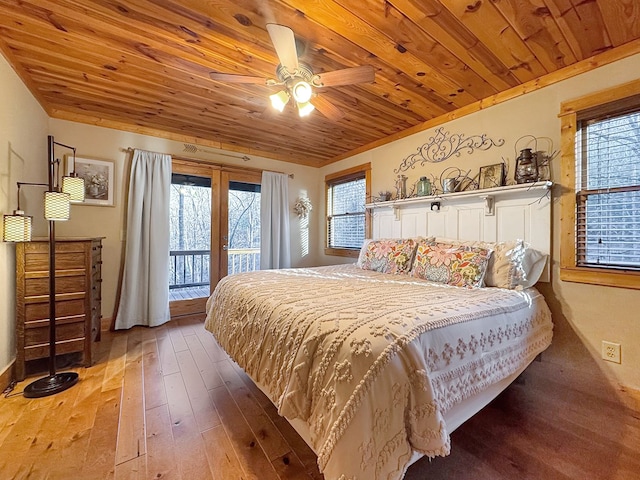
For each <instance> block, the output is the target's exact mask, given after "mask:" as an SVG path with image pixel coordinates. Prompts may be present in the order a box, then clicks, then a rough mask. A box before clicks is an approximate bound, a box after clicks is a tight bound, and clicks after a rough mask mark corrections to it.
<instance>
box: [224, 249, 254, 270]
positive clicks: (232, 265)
mask: <svg viewBox="0 0 640 480" xmlns="http://www.w3.org/2000/svg"><path fill="white" fill-rule="evenodd" d="M227 255H228V258H229V268H228V273H229V275H232V274H234V273H241V272H253V271H255V270H260V249H259V248H230V249H229V250H227Z"/></svg>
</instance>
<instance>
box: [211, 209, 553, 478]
mask: <svg viewBox="0 0 640 480" xmlns="http://www.w3.org/2000/svg"><path fill="white" fill-rule="evenodd" d="M494 211H495V210H494ZM394 215H397V212H394ZM401 220H402V219H401V218H399V219H397V218H396V221H401ZM374 225H375V224H374ZM525 233H526V232H525ZM378 235H380V232H378ZM389 242H391V243H390V244H392V246H393V248H396V249H397V250H394V251H393V252H395V253H393V252H392V253H391V254H389V255H387V253H388V250H389V248H391V247H390V246H389V245H387V243H389ZM408 245H409V246H410V248H411V249H412V252H413V253H412V254H411V255H409V256H407V255H406V253H407V251H408V250H407V249H408V248H409V247H408ZM380 249H383V250H384V252H385V255H387V257H385V258H388V259H391V260H389V261H388V262H386V263H385V262H382V264H380V262H379V261H378V260H379V258H378V257H380V255H379V254H380V251H381V250H380ZM443 249H444V250H443ZM523 249H524V250H523ZM443 251H446V252H448V253H446V255H453V253H451V252H456V253H455V254H456V255H458V256H459V259H458V260H455V261H454V263H455V262H457V263H455V265H456V268H458V267H460V265H462V267H460V268H462V269H464V271H462V273H461V274H459V275H457V276H456V275H454V274H449V277H448V281H446V282H443V281H441V277H442V271H441V270H439V271H436V270H437V269H436V267H438V268H440V267H441V266H442V265H444V263H446V262H445V260H443V259H442V258H444V257H442V255H443V254H442V252H443ZM434 252H435V253H434ZM460 252H462V253H460ZM471 252H473V260H469V259H471V258H472V257H471V255H472V253H471ZM446 255H445V256H446ZM483 255H484V257H483ZM434 256H435V257H438V258H439V260H438V262H440V260H442V262H440V263H442V265H440V263H438V262H435V263H433V262H432V260H433V258H434ZM405 257H408V258H405ZM440 257H442V258H440ZM478 257H483V258H484V259H482V258H481V259H478ZM485 257H486V258H485ZM451 258H454V257H453V256H451ZM456 258H458V257H456ZM542 258H546V257H545V255H544V252H540V251H539V250H536V249H535V248H532V247H531V244H529V243H528V242H526V241H525V240H522V239H518V240H516V241H511V240H509V241H506V240H505V241H502V240H501V241H489V242H487V241H479V242H478V241H474V242H462V241H457V239H450V238H434V237H420V236H419V237H412V238H397V239H385V240H381V239H378V240H375V241H372V242H368V243H365V245H364V246H363V249H362V252H361V257H360V258H359V259H358V262H357V263H356V264H347V265H337V266H326V267H315V268H300V269H284V270H267V271H259V272H252V273H244V274H237V275H232V276H229V277H226V278H224V279H223V280H222V281H221V282H220V283H219V284H218V286H217V287H216V289H215V291H214V293H213V294H212V295H211V297H210V298H209V300H208V302H207V318H206V321H205V328H206V329H208V330H209V331H210V332H211V333H213V335H214V336H215V337H216V339H217V341H218V343H219V344H220V345H221V346H222V347H223V348H224V350H225V351H226V352H227V353H228V354H229V355H230V356H231V358H232V359H233V360H235V361H236V362H237V363H238V364H239V365H240V367H242V368H243V369H244V370H245V371H246V372H247V374H248V375H249V376H250V377H251V378H252V379H253V380H254V381H255V382H256V384H257V385H258V386H259V387H260V388H261V389H262V390H263V391H264V392H265V393H266V394H267V396H268V397H269V398H270V399H271V401H272V402H273V403H274V404H275V405H276V407H277V408H278V412H279V413H280V414H281V415H283V416H284V417H285V418H287V419H288V420H289V421H290V423H291V424H292V425H293V426H294V428H296V430H297V431H298V432H299V433H300V434H301V436H302V437H303V438H304V439H305V441H307V443H309V445H310V446H311V447H312V448H313V450H314V451H315V452H316V454H317V455H318V465H319V467H320V470H321V471H322V472H323V474H324V476H325V478H326V479H327V480H348V479H353V480H356V479H401V478H402V477H403V476H404V473H405V472H406V469H407V468H408V466H409V465H410V464H411V463H412V462H413V461H414V460H415V459H417V458H419V457H420V456H422V455H427V456H429V457H434V456H444V455H447V454H448V453H449V450H450V441H449V435H450V433H451V432H452V431H453V430H454V429H455V428H457V427H458V426H459V425H460V424H462V423H463V422H464V421H466V420H467V419H468V418H470V417H471V416H472V415H473V414H474V413H476V412H477V411H479V410H480V409H481V408H483V407H484V406H485V405H486V404H487V403H488V402H489V401H490V400H491V399H493V398H495V396H496V395H497V394H498V393H499V392H500V391H502V389H504V388H505V387H506V386H507V385H508V384H509V383H511V382H512V381H513V380H514V379H515V378H516V377H517V376H518V375H519V374H520V373H521V372H522V371H523V370H524V369H525V368H526V367H527V365H529V363H530V362H531V361H532V360H533V359H534V358H535V357H536V356H537V355H538V354H539V353H540V352H542V351H543V350H544V349H545V348H547V347H548V346H549V344H550V342H551V339H552V332H553V325H552V322H551V315H550V312H549V309H548V307H547V305H546V303H545V301H544V299H543V297H542V296H541V294H540V293H539V292H538V291H537V290H536V289H535V288H534V287H532V286H531V285H533V284H534V283H535V282H536V281H537V280H539V279H540V278H542V277H543V267H544V264H545V262H544V261H542V260H541V259H542ZM420 262H422V264H423V266H424V267H425V270H424V271H423V272H422V273H423V274H422V275H421V274H416V272H418V271H419V264H420ZM474 262H476V263H478V264H480V263H482V262H484V263H482V264H483V265H484V271H482V272H481V277H482V278H481V279H480V280H478V275H479V273H478V272H477V271H475V270H474V271H473V272H471V273H469V272H470V271H469V268H470V267H469V265H475V264H474ZM527 262H528V263H527ZM436 264H437V265H436ZM523 265H524V270H526V272H525V271H524V270H523ZM452 268H453V267H451V268H450V270H451V269H452ZM474 268H475V267H474ZM504 268H507V270H508V274H507V273H505V272H506V270H504ZM518 268H519V269H520V270H519V272H520V274H518ZM501 269H502V270H501ZM454 270H455V269H454ZM476 270H477V269H476ZM533 270H535V272H534V273H532V271H533ZM476 274H478V275H476ZM491 275H493V277H491ZM488 278H489V283H488V285H490V286H483V287H482V288H475V287H480V285H485V284H486V281H487V279H488ZM434 279H435V280H436V281H434ZM474 281H475V282H477V281H480V282H481V283H476V284H474V283H473V282H474ZM505 281H508V282H510V283H509V285H508V286H509V287H510V288H506V286H507V285H504V284H502V283H504V282H505ZM461 282H462V283H461ZM501 282H502V283H501ZM459 285H463V286H459ZM491 285H496V286H491Z"/></svg>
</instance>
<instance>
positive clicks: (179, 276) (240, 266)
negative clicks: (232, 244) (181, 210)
mask: <svg viewBox="0 0 640 480" xmlns="http://www.w3.org/2000/svg"><path fill="white" fill-rule="evenodd" d="M210 254H211V251H210V250H171V251H170V252H169V256H170V263H169V289H175V288H191V287H203V286H206V285H209V261H210V260H209V257H210ZM227 256H228V259H229V260H228V264H229V268H228V274H229V275H232V274H234V273H240V272H252V271H254V270H260V249H259V248H230V249H228V250H227Z"/></svg>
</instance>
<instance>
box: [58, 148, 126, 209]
mask: <svg viewBox="0 0 640 480" xmlns="http://www.w3.org/2000/svg"><path fill="white" fill-rule="evenodd" d="M66 163H67V165H66V170H67V172H68V173H71V172H75V173H76V175H78V177H80V178H83V179H84V188H85V198H84V203H83V205H101V206H109V207H111V206H113V205H114V199H115V180H114V176H115V175H114V169H115V165H114V163H113V162H111V161H108V160H95V159H92V158H85V157H76V158H75V162H74V159H73V157H69V156H67V162H66Z"/></svg>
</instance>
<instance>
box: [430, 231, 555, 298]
mask: <svg viewBox="0 0 640 480" xmlns="http://www.w3.org/2000/svg"><path fill="white" fill-rule="evenodd" d="M436 241H438V242H442V243H451V244H452V245H466V246H474V247H481V248H490V249H492V250H493V254H492V255H491V258H490V259H489V265H488V266H487V273H486V275H485V277H484V284H485V285H486V286H487V287H500V288H509V289H514V288H516V287H518V286H521V287H523V288H527V287H532V286H533V285H535V283H536V282H537V281H538V280H539V279H540V275H542V271H543V270H544V267H545V265H546V263H547V255H545V254H544V253H542V252H539V251H538V250H535V249H533V248H531V246H530V245H529V244H528V243H527V242H525V241H523V240H513V241H508V242H482V241H464V240H452V239H445V238H436Z"/></svg>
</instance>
